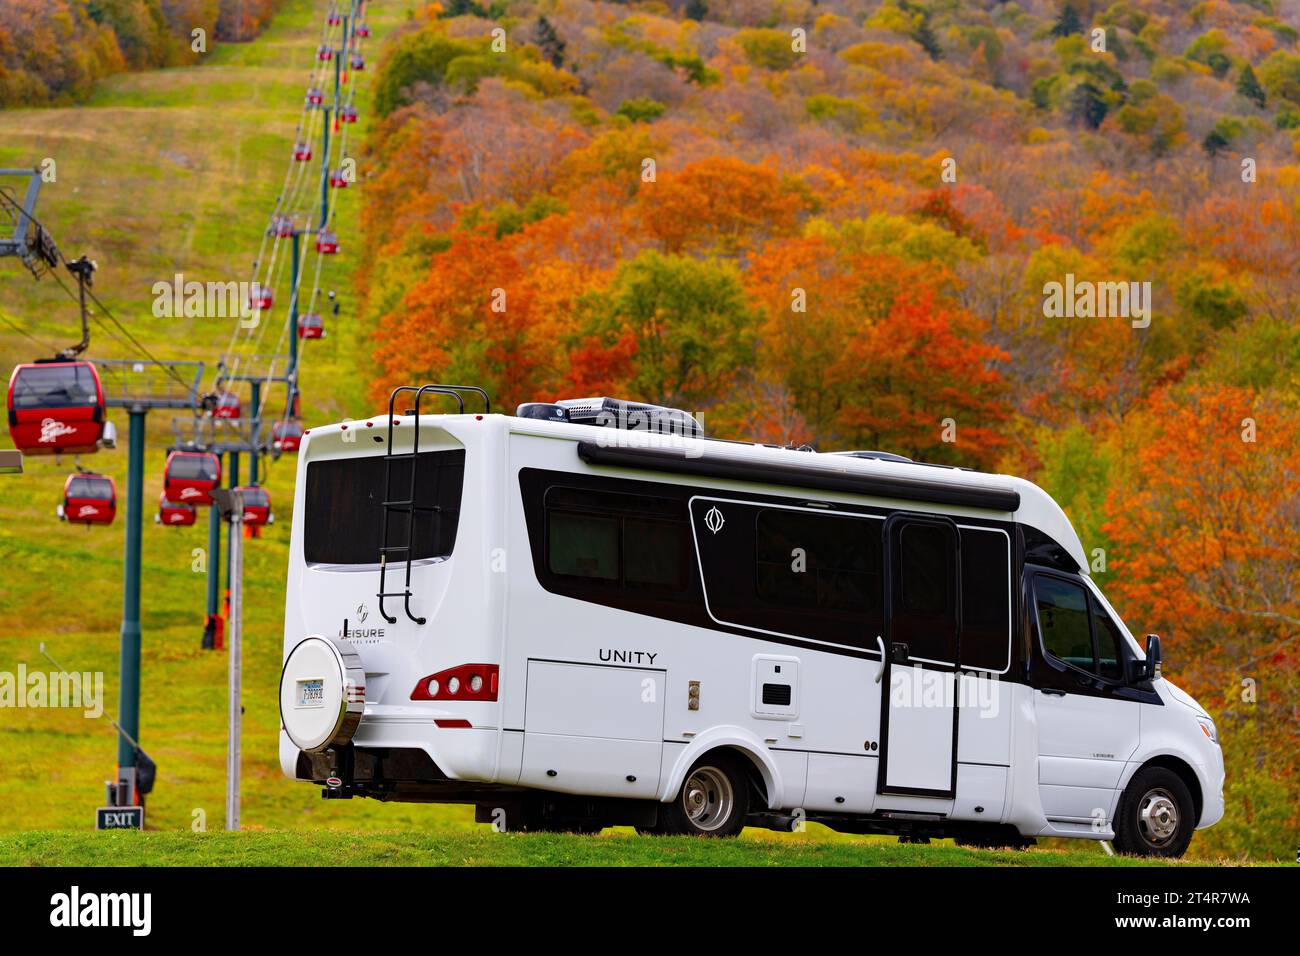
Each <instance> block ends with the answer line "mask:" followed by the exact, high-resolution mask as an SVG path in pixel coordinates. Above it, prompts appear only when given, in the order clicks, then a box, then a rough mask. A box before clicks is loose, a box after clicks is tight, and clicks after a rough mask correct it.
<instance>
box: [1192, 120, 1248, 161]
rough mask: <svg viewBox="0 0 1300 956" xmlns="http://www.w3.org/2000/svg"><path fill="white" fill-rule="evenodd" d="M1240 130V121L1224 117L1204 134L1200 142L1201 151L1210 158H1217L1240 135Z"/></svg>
mask: <svg viewBox="0 0 1300 956" xmlns="http://www.w3.org/2000/svg"><path fill="white" fill-rule="evenodd" d="M1242 129H1243V127H1242V125H1241V120H1238V119H1233V118H1232V117H1230V116H1225V117H1223V118H1222V119H1221V120H1219V121H1218V122H1217V123H1215V124H1214V128H1213V129H1211V130H1210V131H1209V132H1208V133H1206V134H1205V139H1203V140H1201V149H1203V150H1205V151H1206V152H1207V153H1209V154H1210V155H1211V156H1217V155H1219V153H1221V152H1223V151H1224V150H1225V149H1227V148H1228V147H1229V146H1231V145H1232V143H1233V141H1234V140H1235V139H1236V138H1237V137H1238V136H1240V135H1241V133H1242Z"/></svg>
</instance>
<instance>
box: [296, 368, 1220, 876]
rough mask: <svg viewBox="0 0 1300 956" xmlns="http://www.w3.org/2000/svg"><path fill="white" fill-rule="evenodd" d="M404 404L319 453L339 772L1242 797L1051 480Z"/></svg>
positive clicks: (798, 814)
mask: <svg viewBox="0 0 1300 956" xmlns="http://www.w3.org/2000/svg"><path fill="white" fill-rule="evenodd" d="M465 396H469V397H470V398H472V399H478V400H480V401H482V402H483V405H484V410H483V412H482V413H478V414H476V413H473V412H468V413H467V412H465V411H463V409H464V397H465ZM448 397H452V398H454V399H455V400H456V401H458V402H460V403H461V406H460V408H461V410H458V411H457V412H456V413H455V414H430V413H429V405H430V402H431V401H432V400H433V399H435V398H436V399H439V400H445V399H447V398H448ZM394 400H395V401H397V404H396V405H391V404H390V410H389V414H388V415H379V416H377V417H375V418H373V419H371V420H368V421H354V422H347V423H341V424H336V425H331V426H326V427H323V428H312V429H311V430H310V431H309V432H308V433H307V434H306V435H305V436H304V438H303V442H302V447H301V449H300V451H299V464H298V469H299V470H298V481H297V495H296V499H295V501H294V512H293V532H292V544H291V548H290V557H289V575H288V594H287V603H286V609H285V632H284V658H285V665H284V673H283V676H282V679H281V687H280V712H281V718H282V724H283V727H282V731H281V734H280V762H281V766H282V768H283V770H284V772H285V774H287V775H288V776H289V777H291V778H294V779H297V780H301V781H304V782H311V783H313V784H315V785H317V786H321V787H322V788H323V791H322V792H323V795H324V796H325V797H328V798H350V797H354V796H366V797H373V798H376V799H379V800H397V801H425V802H457V803H468V804H474V805H476V807H477V813H476V818H477V819H478V820H479V821H480V822H492V823H496V824H498V826H499V827H500V828H504V829H523V830H547V829H554V830H570V831H577V832H594V831H596V830H599V829H600V828H602V827H605V826H611V825H633V826H636V827H637V828H638V829H639V830H640V831H642V832H647V833H686V834H704V835H713V836H730V835H734V834H736V833H738V832H739V831H740V829H741V828H742V827H744V826H746V825H748V826H761V827H769V828H774V829H788V828H791V827H793V826H797V825H798V824H799V823H800V822H801V821H815V822H819V823H823V824H825V825H826V826H829V827H831V828H834V829H836V830H839V831H843V832H849V833H886V834H895V835H898V836H899V837H901V838H902V839H905V840H909V841H925V840H928V839H929V838H932V837H953V838H956V839H958V840H960V841H962V842H965V843H969V844H973V845H997V846H1008V845H1010V846H1017V845H1018V846H1024V845H1027V844H1029V843H1031V842H1033V840H1034V838H1036V837H1081V838H1085V839H1097V840H1113V841H1114V842H1115V844H1116V845H1117V846H1118V847H1119V848H1121V849H1122V850H1123V851H1126V852H1129V853H1139V854H1150V855H1163V856H1177V855H1179V854H1181V853H1182V852H1183V851H1184V850H1185V849H1186V847H1187V845H1188V842H1189V840H1190V839H1191V835H1192V831H1193V829H1195V828H1199V827H1208V826H1211V825H1212V824H1214V823H1215V822H1217V821H1218V820H1219V819H1220V817H1221V816H1222V815H1223V793H1222V789H1223V759H1222V754H1221V752H1220V749H1219V744H1218V739H1217V731H1216V729H1215V726H1214V723H1213V721H1212V720H1211V719H1210V716H1209V715H1208V714H1207V713H1206V712H1205V710H1204V709H1203V708H1201V707H1200V706H1199V705H1198V704H1197V703H1196V701H1194V700H1193V699H1192V698H1191V697H1189V696H1188V695H1187V694H1185V693H1183V692H1182V691H1180V690H1179V689H1178V688H1177V687H1175V686H1174V685H1173V684H1172V683H1170V682H1169V681H1168V680H1167V679H1166V678H1164V677H1163V676H1162V675H1161V673H1160V650H1159V647H1160V645H1159V638H1156V637H1149V638H1148V639H1147V644H1146V647H1145V649H1144V648H1143V647H1141V646H1139V644H1138V642H1137V641H1136V640H1135V639H1134V637H1133V635H1132V634H1131V633H1130V632H1129V630H1128V628H1127V627H1125V625H1124V623H1123V622H1122V621H1121V620H1120V619H1119V616H1118V615H1117V614H1116V613H1115V611H1114V609H1113V608H1111V606H1110V604H1109V603H1108V602H1107V601H1106V598H1105V596H1104V595H1103V594H1102V593H1101V591H1100V590H1099V589H1098V588H1097V586H1096V585H1095V584H1094V583H1093V582H1092V581H1091V580H1090V578H1089V575H1088V562H1087V560H1086V557H1085V554H1084V550H1083V547H1082V545H1081V544H1080V542H1079V539H1078V537H1077V536H1076V534H1075V532H1074V530H1073V529H1072V528H1071V526H1070V523H1069V521H1068V520H1067V519H1066V517H1065V515H1064V513H1063V512H1062V511H1061V509H1060V508H1059V507H1058V506H1057V505H1056V503H1055V502H1053V501H1052V499H1051V498H1050V497H1049V496H1048V495H1047V494H1046V493H1045V492H1043V491H1042V490H1041V489H1039V488H1038V487H1036V486H1035V485H1033V484H1032V483H1030V482H1028V481H1024V480H1021V479H1018V478H1013V477H1008V476H1004V475H990V474H979V473H976V472H972V471H968V470H963V469H956V468H948V467H941V466H934V465H925V464H920V463H915V462H910V461H908V460H906V459H901V458H899V457H898V456H893V455H885V454H880V453H874V452H859V453H848V454H823V453H817V452H814V451H811V450H802V449H790V448H780V447H772V446H764V445H756V444H747V443H739V442H726V441H718V440H712V439H707V438H704V437H701V434H700V430H699V428H698V426H697V425H696V423H695V421H694V419H692V418H691V417H690V416H688V415H685V414H684V413H681V412H677V411H673V410H662V409H655V408H654V407H653V406H637V405H632V404H630V403H625V402H619V401H615V400H612V399H589V400H575V401H568V402H560V403H556V404H553V405H528V406H521V407H520V409H519V411H518V413H517V414H516V415H514V416H510V415H501V414H491V413H489V410H488V408H487V402H486V396H485V395H475V394H472V393H471V392H470V390H466V389H457V388H455V387H449V386H425V387H424V388H423V390H421V391H419V392H417V391H416V390H415V389H413V388H412V389H405V390H399V393H395V395H394ZM420 403H423V409H421V408H420V407H419V406H420ZM408 405H409V406H413V407H405V406H408ZM647 423H650V424H651V425H654V426H656V427H650V428H647V427H646V425H647Z"/></svg>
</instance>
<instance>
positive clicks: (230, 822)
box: [212, 488, 244, 830]
mask: <svg viewBox="0 0 1300 956" xmlns="http://www.w3.org/2000/svg"><path fill="white" fill-rule="evenodd" d="M212 500H213V504H214V507H217V508H219V509H221V516H222V517H223V518H225V519H226V520H228V521H229V522H230V620H229V621H228V624H229V627H230V669H229V676H228V683H229V697H230V726H229V731H228V739H227V743H226V829H227V830H238V829H239V763H240V749H239V747H240V735H241V731H242V725H243V713H242V711H243V704H242V702H241V697H242V694H243V687H242V685H243V672H242V668H243V641H242V638H243V630H244V626H243V624H244V622H243V616H244V594H243V592H244V536H243V535H242V534H240V531H241V526H242V525H243V522H244V495H243V493H242V492H239V491H235V490H234V489H228V488H219V489H215V490H214V491H213V492H212Z"/></svg>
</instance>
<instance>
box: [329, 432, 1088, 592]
mask: <svg viewBox="0 0 1300 956" xmlns="http://www.w3.org/2000/svg"><path fill="white" fill-rule="evenodd" d="M395 418H396V420H397V421H398V422H399V423H400V424H399V425H398V427H401V426H403V425H409V424H410V423H411V422H412V421H413V420H414V416H412V415H399V416H395ZM485 420H499V421H501V422H503V423H504V425H505V427H506V428H507V429H508V430H509V431H511V432H512V433H515V434H519V435H532V436H536V437H538V438H549V439H560V440H565V441H572V442H574V443H575V444H580V445H581V446H582V448H581V449H580V453H581V452H582V451H584V450H592V451H593V454H594V455H595V456H596V457H602V453H601V452H600V451H599V449H611V450H612V452H610V453H607V454H604V455H603V457H606V458H608V459H609V460H608V461H604V460H602V461H595V460H592V461H590V463H591V464H597V465H605V464H610V465H611V466H612V467H624V468H643V469H648V470H658V471H664V470H665V468H664V467H663V465H664V464H665V463H668V464H670V465H673V466H674V467H673V469H672V470H679V471H683V472H685V473H690V471H691V470H694V471H695V472H696V473H699V471H700V468H698V467H695V468H693V469H692V468H689V467H688V465H689V464H690V463H703V464H705V465H712V466H719V467H722V468H727V467H736V468H755V469H764V468H766V469H768V470H770V471H771V473H772V476H768V477H763V478H762V479H761V481H762V483H764V484H778V485H780V484H788V485H791V486H792V487H799V486H800V484H801V482H800V481H798V479H804V478H807V479H816V480H817V481H819V482H827V481H829V482H834V481H837V480H843V481H845V482H851V481H867V482H878V483H881V484H882V486H883V487H884V488H886V489H887V488H888V487H889V486H890V483H896V484H897V486H898V487H900V488H903V487H912V488H917V487H924V488H926V489H948V490H950V491H951V492H952V493H954V494H955V495H958V496H970V497H971V499H972V500H960V499H959V500H955V501H953V502H950V504H953V505H954V506H956V507H971V508H975V509H978V510H982V511H985V512H988V513H991V514H997V515H1002V516H1005V517H1007V518H1008V519H1009V520H1013V521H1016V522H1019V523H1021V524H1025V525H1028V526H1030V527H1032V528H1036V529H1038V530H1039V531H1041V532H1043V533H1044V534H1046V535H1047V536H1048V537H1050V538H1051V539H1052V540H1054V541H1055V542H1057V543H1058V544H1059V545H1061V547H1063V548H1064V549H1065V550H1066V552H1067V553H1068V554H1069V555H1070V557H1071V558H1072V559H1073V560H1074V561H1075V563H1076V564H1078V566H1079V569H1080V571H1081V572H1082V573H1084V574H1087V573H1088V560H1087V556H1086V554H1085V552H1084V549H1083V543H1082V542H1081V541H1080V540H1079V536H1078V534H1077V533H1076V532H1075V530H1074V527H1073V526H1072V525H1071V524H1070V520H1069V518H1067V517H1066V515H1065V512H1064V511H1063V510H1062V509H1061V507H1060V505H1058V504H1057V503H1056V501H1055V500H1054V499H1053V498H1052V496H1051V495H1049V494H1048V493H1047V492H1046V491H1044V490H1043V489H1042V488H1040V487H1038V486H1037V485H1036V484H1034V483H1033V482H1031V481H1027V480H1025V479H1023V478H1017V477H1015V476H1014V475H1002V474H991V473H987V472H980V471H968V470H965V469H956V468H946V467H942V466H935V465H928V464H923V463H917V462H903V461H890V460H888V459H884V458H858V457H854V456H851V455H843V454H836V453H833V452H816V451H798V450H796V449H792V448H776V447H772V446H770V445H763V444H760V443H750V442H740V441H724V440H719V439H713V438H688V437H685V436H680V435H662V434H656V433H651V432H645V431H634V430H627V429H616V428H607V427H601V426H596V425H579V424H573V423H570V422H553V421H545V420H542V419H535V418H516V417H515V416H513V415H502V414H500V413H491V414H484V413H465V414H455V415H451V414H429V415H421V416H420V423H421V425H426V424H427V425H431V426H437V427H440V428H442V427H447V426H451V428H450V429H449V430H454V431H455V432H457V433H458V437H468V435H462V434H461V429H457V428H456V427H455V426H456V423H457V422H466V423H467V422H469V421H485ZM357 422H361V423H362V425H361V427H363V428H365V427H366V424H365V423H372V424H371V426H370V427H372V428H374V429H375V430H376V432H378V433H383V432H385V431H386V429H387V425H388V422H387V415H386V414H385V413H380V414H379V415H374V416H371V417H370V418H368V419H356V420H353V421H349V422H341V423H337V424H334V425H325V426H318V427H315V428H312V429H310V430H309V431H310V434H311V435H313V436H314V435H316V434H318V433H321V432H324V433H330V432H334V431H339V430H342V429H343V428H344V427H345V426H351V427H356V424H357ZM620 450H622V451H625V452H626V453H627V454H626V455H624V456H622V457H623V458H624V459H625V460H618V461H616V460H614V459H616V458H618V457H619V455H618V452H619V451H620ZM648 453H649V454H655V453H660V454H657V457H658V458H659V459H661V460H659V461H656V462H652V461H646V462H644V463H636V462H634V461H633V460H632V459H633V458H634V457H635V456H638V455H646V454H648ZM670 459H671V460H670ZM677 460H679V461H681V462H683V463H684V464H683V465H681V466H676V461H677ZM782 475H784V476H785V477H786V478H787V479H794V480H793V481H791V480H786V481H782V480H781V477H780V476H782ZM732 477H735V476H732ZM741 480H760V479H755V478H742V479H741ZM823 487H825V486H823ZM832 487H833V486H832ZM837 490H840V491H847V492H848V493H851V494H859V495H865V496H871V497H881V498H886V499H888V498H891V497H893V498H901V499H903V500H918V499H916V498H914V497H912V496H910V495H907V494H901V493H900V494H893V495H891V494H890V493H889V492H888V490H870V489H869V488H867V489H863V490H855V489H853V488H849V487H847V486H846V487H844V488H840V489H837ZM1003 499H1012V500H1014V499H1018V500H1016V501H1015V503H1014V506H1011V507H1007V506H1005V505H999V504H997V502H999V501H1001V500H1003ZM919 500H925V499H919ZM933 500H934V501H935V502H937V503H941V504H943V503H949V502H942V501H940V500H939V499H933Z"/></svg>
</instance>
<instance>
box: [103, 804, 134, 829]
mask: <svg viewBox="0 0 1300 956" xmlns="http://www.w3.org/2000/svg"><path fill="white" fill-rule="evenodd" d="M95 829H96V830H143V829H144V807H100V808H99V809H98V810H96V811H95Z"/></svg>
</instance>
